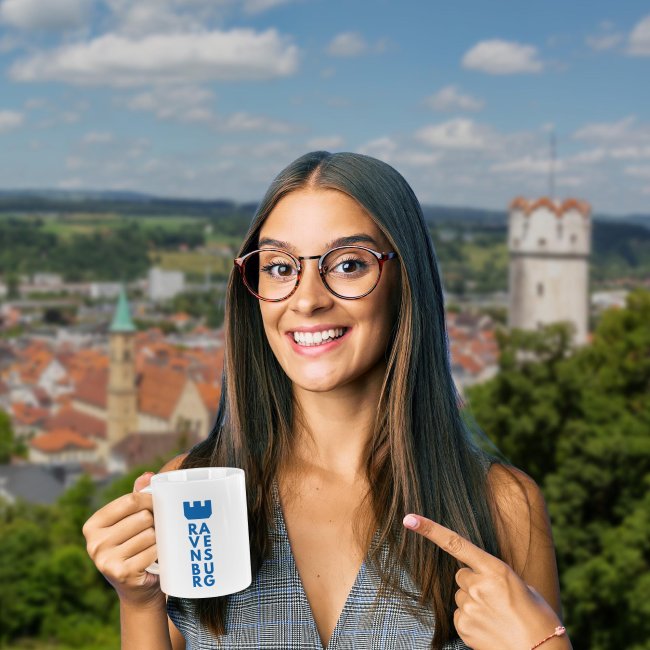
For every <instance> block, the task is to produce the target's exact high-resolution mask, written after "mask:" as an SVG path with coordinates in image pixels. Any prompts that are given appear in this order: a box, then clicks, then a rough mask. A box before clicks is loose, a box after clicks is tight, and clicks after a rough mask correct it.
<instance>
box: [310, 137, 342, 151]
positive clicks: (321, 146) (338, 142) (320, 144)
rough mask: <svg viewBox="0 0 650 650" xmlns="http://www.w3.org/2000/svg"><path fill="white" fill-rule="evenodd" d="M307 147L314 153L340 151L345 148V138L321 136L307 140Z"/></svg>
mask: <svg viewBox="0 0 650 650" xmlns="http://www.w3.org/2000/svg"><path fill="white" fill-rule="evenodd" d="M307 146H308V147H309V148H310V149H313V150H314V151H316V150H323V151H329V150H331V149H340V148H341V147H342V146H343V138H342V137H341V136H340V135H330V136H321V137H318V138H312V139H311V140H307Z"/></svg>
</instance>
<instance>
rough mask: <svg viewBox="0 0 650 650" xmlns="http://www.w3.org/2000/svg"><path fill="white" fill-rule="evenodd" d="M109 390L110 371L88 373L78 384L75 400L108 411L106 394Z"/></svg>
mask: <svg viewBox="0 0 650 650" xmlns="http://www.w3.org/2000/svg"><path fill="white" fill-rule="evenodd" d="M107 390H108V370H95V371H91V372H87V373H86V374H85V375H84V376H83V377H82V378H81V379H80V380H79V382H77V389H76V391H75V394H74V398H75V399H78V400H79V401H80V402H86V403H88V404H91V405H92V406H97V407H99V408H101V409H106V401H107V399H106V394H107Z"/></svg>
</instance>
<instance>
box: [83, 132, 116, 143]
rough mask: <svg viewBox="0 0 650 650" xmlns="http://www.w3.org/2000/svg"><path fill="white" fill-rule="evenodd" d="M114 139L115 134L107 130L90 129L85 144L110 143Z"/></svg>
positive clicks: (84, 139) (84, 140) (84, 138)
mask: <svg viewBox="0 0 650 650" xmlns="http://www.w3.org/2000/svg"><path fill="white" fill-rule="evenodd" d="M112 141H113V134H112V133H108V132H107V131H89V132H88V133H86V135H84V137H83V139H82V142H83V143H84V144H108V143H109V142H112Z"/></svg>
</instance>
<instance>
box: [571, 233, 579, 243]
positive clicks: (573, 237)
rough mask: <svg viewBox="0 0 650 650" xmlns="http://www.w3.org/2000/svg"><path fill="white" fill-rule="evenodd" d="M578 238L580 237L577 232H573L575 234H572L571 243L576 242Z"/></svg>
mask: <svg viewBox="0 0 650 650" xmlns="http://www.w3.org/2000/svg"><path fill="white" fill-rule="evenodd" d="M577 239H578V238H577V237H576V234H575V233H573V235H571V243H572V244H575V243H576V240H577Z"/></svg>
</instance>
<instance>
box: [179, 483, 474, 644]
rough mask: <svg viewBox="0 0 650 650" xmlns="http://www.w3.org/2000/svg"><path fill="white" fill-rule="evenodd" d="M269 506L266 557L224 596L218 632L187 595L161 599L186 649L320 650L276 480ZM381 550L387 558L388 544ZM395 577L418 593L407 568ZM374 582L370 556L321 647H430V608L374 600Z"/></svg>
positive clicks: (376, 576) (431, 621)
mask: <svg viewBox="0 0 650 650" xmlns="http://www.w3.org/2000/svg"><path fill="white" fill-rule="evenodd" d="M273 504H274V523H275V525H274V527H273V529H272V531H271V541H272V549H271V554H270V557H269V558H268V559H267V560H266V561H265V562H264V563H263V564H262V567H261V568H260V570H259V572H258V573H257V575H256V576H254V577H253V581H252V583H251V584H250V586H249V587H247V588H246V589H244V590H243V591H240V592H238V593H235V594H231V595H230V596H228V606H227V609H226V630H227V632H226V634H225V635H224V636H221V637H216V636H214V635H213V634H212V633H211V632H210V631H209V630H208V629H207V628H206V627H205V626H203V625H201V623H200V621H199V620H198V618H196V617H192V616H189V615H188V614H187V613H185V612H188V611H190V612H191V606H192V600H191V599H183V598H177V597H174V596H170V597H169V598H168V599H167V612H168V614H169V617H170V618H171V620H172V621H173V622H174V624H175V625H176V627H177V628H178V629H179V630H180V631H181V632H182V634H183V636H184V637H185V641H186V648H187V650H212V649H213V648H228V649H232V650H235V649H237V650H258V649H264V650H281V649H286V650H323V644H322V642H321V639H320V636H319V634H318V629H317V628H316V623H315V621H314V617H313V614H312V611H311V607H310V605H309V601H308V600H307V596H306V594H305V591H304V589H303V586H302V582H301V580H300V575H299V574H298V570H297V568H296V564H295V562H294V558H293V554H292V552H291V546H290V545H289V536H288V534H287V528H286V526H285V522H284V516H283V514H282V508H281V505H280V499H279V494H278V488H277V485H276V484H275V483H274V484H273ZM375 539H376V537H375ZM375 539H373V544H374V542H375ZM381 553H382V560H385V559H386V557H387V553H388V546H387V545H385V546H384V547H383V548H382V549H381ZM400 582H401V585H402V586H403V587H404V586H405V587H407V589H409V590H410V591H411V592H412V593H417V589H416V587H415V585H414V584H413V581H412V580H411V578H410V576H409V575H408V573H407V572H406V571H402V572H401V574H400ZM378 586H379V576H378V574H377V572H376V571H375V570H374V567H373V565H372V564H371V563H370V562H368V563H366V562H365V561H364V562H363V563H362V565H361V568H360V570H359V573H358V574H357V577H356V580H355V582H354V584H353V586H352V590H351V591H350V593H349V595H348V598H347V600H346V602H345V605H344V607H343V611H342V612H341V615H340V617H339V619H338V621H337V623H336V626H335V628H334V631H333V633H332V636H331V638H330V640H329V643H328V645H327V650H351V649H353V648H354V649H355V650H366V649H368V650H370V649H373V650H379V649H380V648H401V649H403V650H416V649H422V650H424V649H426V648H429V647H430V645H431V640H432V638H433V630H434V621H433V615H432V613H431V612H429V611H427V610H425V609H423V608H420V609H419V612H420V615H419V616H415V615H414V614H413V613H411V612H409V610H408V609H407V608H406V607H405V603H404V602H403V601H402V600H401V599H399V598H388V597H383V598H381V599H379V600H378V601H377V603H375V596H376V594H377V589H378ZM179 605H180V607H179ZM373 605H376V606H374V607H373ZM445 649H446V650H469V649H468V646H466V645H465V644H464V643H463V642H462V641H460V640H456V641H454V642H452V643H449V644H447V645H446V646H445Z"/></svg>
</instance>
